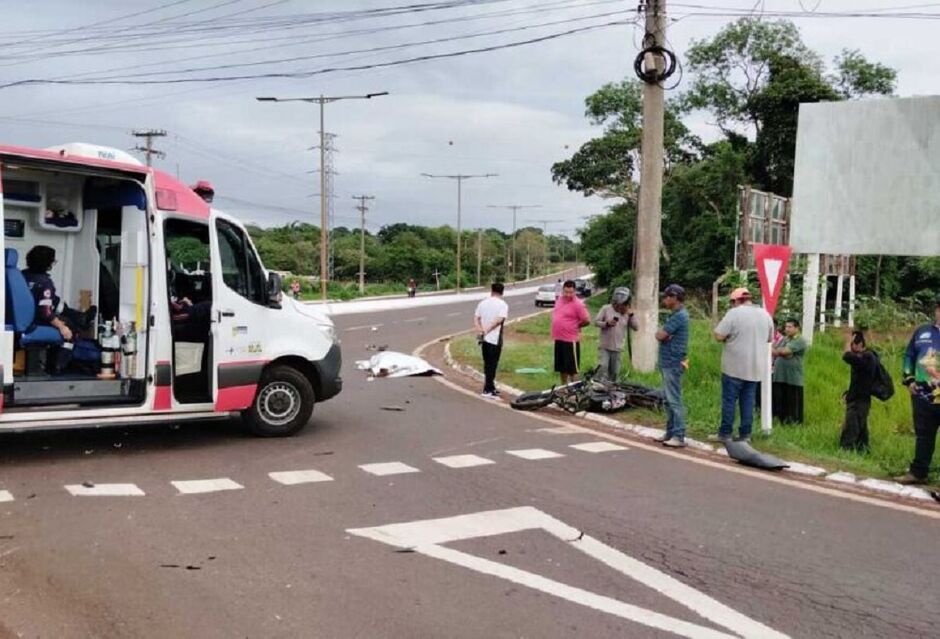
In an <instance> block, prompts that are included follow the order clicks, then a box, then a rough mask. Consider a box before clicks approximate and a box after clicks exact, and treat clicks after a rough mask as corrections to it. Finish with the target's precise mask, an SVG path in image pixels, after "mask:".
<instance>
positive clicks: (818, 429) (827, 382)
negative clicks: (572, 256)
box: [451, 297, 914, 477]
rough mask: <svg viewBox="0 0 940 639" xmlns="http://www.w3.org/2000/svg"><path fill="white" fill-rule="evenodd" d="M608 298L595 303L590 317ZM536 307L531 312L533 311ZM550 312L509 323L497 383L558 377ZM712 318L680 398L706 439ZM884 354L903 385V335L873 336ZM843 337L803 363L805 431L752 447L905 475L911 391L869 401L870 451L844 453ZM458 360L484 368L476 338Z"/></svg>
mask: <svg viewBox="0 0 940 639" xmlns="http://www.w3.org/2000/svg"><path fill="white" fill-rule="evenodd" d="M603 302H604V300H602V299H600V297H596V298H592V299H591V300H590V301H589V304H588V305H589V307H590V308H591V310H592V313H593V312H595V311H596V309H597V308H599V306H600V305H601V304H603ZM533 310H534V309H533ZM549 327H550V313H544V314H542V315H539V316H538V317H535V318H532V319H529V320H526V321H523V322H519V323H517V324H512V325H511V326H510V327H509V328H507V331H506V336H505V346H504V348H503V355H502V358H501V359H500V365H499V372H498V374H497V379H498V380H499V381H501V382H503V383H506V384H509V385H511V386H514V387H516V388H520V389H523V390H539V389H544V388H549V387H551V385H552V384H555V383H557V381H558V378H557V376H556V375H553V374H552V373H551V370H552V345H551V341H550V337H549ZM711 330H712V325H711V323H710V322H709V321H708V320H693V321H692V325H691V340H690V349H689V350H690V356H689V359H690V369H689V372H688V374H687V375H686V378H685V382H684V387H683V391H684V393H683V396H684V397H683V398H684V400H685V404H686V407H687V409H688V431H689V435H690V436H692V437H695V438H696V439H704V438H705V437H706V436H708V435H709V434H711V433H713V432H716V431H717V429H718V422H719V416H720V398H721V369H720V361H721V345H720V344H718V343H717V342H715V340H714V339H713V338H712V335H711ZM597 333H598V331H597V329H596V328H594V327H593V326H591V327H587V328H585V329H584V330H583V332H582V341H581V355H582V359H583V367H582V368H583V369H584V370H587V369H589V368H591V367H593V366H594V365H595V362H596V360H597ZM870 337H871V339H872V343H873V344H874V345H875V348H876V349H877V350H878V351H879V352H880V354H881V357H882V361H883V363H884V365H885V367H886V368H887V369H888V371H889V372H890V373H891V374H892V376H893V377H894V378H895V382H897V381H898V377H899V371H900V368H901V355H902V353H903V349H904V346H905V345H906V336H902V335H894V336H890V335H882V336H877V335H873V336H870ZM844 344H845V337H844V334H843V333H841V332H836V331H830V332H827V333H824V334H817V335H816V339H815V341H814V343H813V346H812V347H811V348H810V349H809V351H808V352H807V354H806V357H805V359H804V376H805V387H804V395H805V400H804V401H805V419H806V423H805V424H804V425H802V426H792V425H782V424H780V423H776V422H775V424H774V429H773V433H772V434H771V435H770V436H769V437H764V436H763V435H762V434H761V433H760V429H759V424H757V425H756V428H757V430H756V432H755V433H754V445H755V447H756V448H759V449H761V450H764V451H768V452H772V453H774V454H776V455H780V456H781V457H784V458H785V459H789V460H793V461H803V462H806V463H813V464H818V465H821V466H825V467H827V468H830V469H833V470H835V469H839V470H848V471H851V472H855V473H860V474H864V475H869V476H874V477H889V476H891V475H897V474H900V473H902V472H904V471H906V470H907V466H908V464H909V463H910V460H911V457H912V455H913V452H914V437H913V429H912V426H911V405H910V399H909V395H908V393H907V391H906V390H905V389H904V388H903V387H900V386H899V387H898V388H897V391H896V393H895V396H894V397H893V398H891V400H890V401H888V402H880V401H878V400H876V399H873V400H872V409H871V415H870V417H869V420H868V427H869V431H870V437H871V450H870V451H869V452H868V453H867V454H858V453H850V452H846V451H843V450H842V449H840V448H839V432H840V430H841V426H842V418H843V415H844V408H843V406H842V402H841V396H842V392H843V391H844V390H845V389H846V388H847V387H848V383H849V367H848V366H847V365H846V364H845V363H844V362H843V361H842V348H843V346H844ZM451 354H452V355H453V356H454V358H455V359H457V360H458V361H461V362H463V363H466V364H469V365H471V366H474V367H475V368H477V369H480V368H481V366H482V362H481V359H480V351H479V348H478V347H477V344H476V340H475V338H474V336H473V335H466V336H461V337H459V338H457V339H455V340H454V342H453V343H452V344H451ZM524 367H529V368H544V369H545V370H546V372H545V373H543V374H534V375H521V374H517V373H515V370H516V369H518V368H524ZM629 368H630V366H629V360H628V359H627V357H626V355H624V364H623V369H624V370H623V371H622V372H621V375H626V376H629V378H630V379H632V380H635V381H639V382H642V383H646V384H649V385H653V386H659V385H660V381H661V380H660V377H659V374H658V373H652V374H635V373H631V372H630V371H629ZM614 417H616V418H618V419H622V420H623V421H630V422H633V423H642V424H648V425H660V426H661V425H663V424H664V423H665V416H664V415H661V414H658V413H655V412H651V411H638V410H633V411H626V412H623V413H618V414H616V415H614Z"/></svg>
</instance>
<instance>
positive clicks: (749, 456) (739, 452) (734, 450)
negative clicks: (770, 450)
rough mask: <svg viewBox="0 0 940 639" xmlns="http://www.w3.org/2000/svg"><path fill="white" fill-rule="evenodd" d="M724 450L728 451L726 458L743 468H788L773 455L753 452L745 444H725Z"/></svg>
mask: <svg viewBox="0 0 940 639" xmlns="http://www.w3.org/2000/svg"><path fill="white" fill-rule="evenodd" d="M725 450H727V451H728V457H730V458H731V459H733V460H735V461H737V462H738V463H740V464H744V465H745V466H752V467H754V468H761V469H763V470H783V469H784V468H789V467H790V466H789V464H787V463H786V462H785V461H783V460H781V459H778V458H776V457H774V456H773V455H768V454H767V453H761V452H759V451H756V450H754V448H752V447H751V445H750V444H749V443H747V442H743V441H742V442H735V441H730V442H725Z"/></svg>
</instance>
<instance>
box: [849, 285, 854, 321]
mask: <svg viewBox="0 0 940 639" xmlns="http://www.w3.org/2000/svg"><path fill="white" fill-rule="evenodd" d="M849 328H855V276H854V275H849Z"/></svg>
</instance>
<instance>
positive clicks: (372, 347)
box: [366, 344, 388, 352]
mask: <svg viewBox="0 0 940 639" xmlns="http://www.w3.org/2000/svg"><path fill="white" fill-rule="evenodd" d="M366 350H367V351H379V352H383V351H387V350H388V344H378V345H376V344H366Z"/></svg>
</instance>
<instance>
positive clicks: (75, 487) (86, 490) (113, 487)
mask: <svg viewBox="0 0 940 639" xmlns="http://www.w3.org/2000/svg"><path fill="white" fill-rule="evenodd" d="M65 490H67V491H69V494H71V495H73V496H75V497H143V496H144V494H145V493H144V491H142V490H141V489H140V488H138V487H137V485H136V484H93V485H85V484H68V485H66V486H65Z"/></svg>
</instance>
